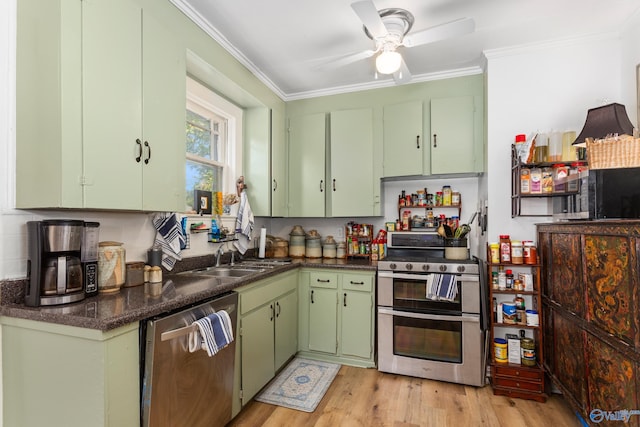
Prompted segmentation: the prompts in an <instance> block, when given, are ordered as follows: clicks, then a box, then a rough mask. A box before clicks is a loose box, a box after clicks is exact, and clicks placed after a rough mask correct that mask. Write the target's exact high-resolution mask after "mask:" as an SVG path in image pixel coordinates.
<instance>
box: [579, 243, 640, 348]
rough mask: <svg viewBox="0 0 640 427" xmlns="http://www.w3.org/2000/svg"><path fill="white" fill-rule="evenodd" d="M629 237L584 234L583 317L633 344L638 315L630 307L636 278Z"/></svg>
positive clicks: (631, 306)
mask: <svg viewBox="0 0 640 427" xmlns="http://www.w3.org/2000/svg"><path fill="white" fill-rule="evenodd" d="M630 240H631V239H630V237H628V236H606V235H589V234H587V235H585V237H584V241H585V243H584V262H585V278H586V288H587V316H586V318H587V320H588V321H589V322H592V323H594V324H595V325H596V326H598V327H599V328H602V329H604V330H605V331H606V332H609V333H611V334H613V335H615V336H616V337H618V338H621V339H622V340H624V341H625V342H626V343H627V344H629V345H631V346H635V344H636V342H635V341H636V335H637V331H636V325H635V319H636V318H637V316H638V314H637V306H636V308H635V310H633V307H634V304H633V303H634V299H635V297H636V295H635V292H634V290H635V289H636V280H635V279H634V276H633V269H632V267H631V265H632V264H631V263H630V256H631V254H630V249H631V241H630ZM636 303H637V301H636Z"/></svg>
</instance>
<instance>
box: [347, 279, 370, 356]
mask: <svg viewBox="0 0 640 427" xmlns="http://www.w3.org/2000/svg"><path fill="white" fill-rule="evenodd" d="M341 298H342V301H341V304H342V307H341V309H342V324H341V331H340V333H341V340H340V343H341V348H342V351H341V353H342V355H343V356H355V357H361V358H363V359H369V358H371V356H372V352H373V341H372V338H373V335H372V316H373V295H372V294H371V293H369V292H354V291H347V290H344V291H342V294H341Z"/></svg>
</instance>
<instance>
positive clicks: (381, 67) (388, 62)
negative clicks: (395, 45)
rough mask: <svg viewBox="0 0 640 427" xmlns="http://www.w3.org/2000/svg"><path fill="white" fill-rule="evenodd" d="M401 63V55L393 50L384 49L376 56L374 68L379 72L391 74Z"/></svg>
mask: <svg viewBox="0 0 640 427" xmlns="http://www.w3.org/2000/svg"><path fill="white" fill-rule="evenodd" d="M401 64H402V56H400V54H399V53H398V52H396V51H394V50H385V51H384V52H382V53H381V54H380V55H378V57H377V58H376V69H377V70H378V72H379V73H381V74H393V73H395V72H396V71H398V70H399V69H400V65H401Z"/></svg>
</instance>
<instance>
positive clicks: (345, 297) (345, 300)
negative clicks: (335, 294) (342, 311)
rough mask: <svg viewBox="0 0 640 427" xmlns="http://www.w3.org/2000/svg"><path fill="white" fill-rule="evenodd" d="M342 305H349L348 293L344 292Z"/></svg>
mask: <svg viewBox="0 0 640 427" xmlns="http://www.w3.org/2000/svg"><path fill="white" fill-rule="evenodd" d="M342 305H344V306H345V307H346V306H347V293H346V292H345V293H344V298H343V300H342Z"/></svg>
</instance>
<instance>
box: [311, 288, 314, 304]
mask: <svg viewBox="0 0 640 427" xmlns="http://www.w3.org/2000/svg"><path fill="white" fill-rule="evenodd" d="M313 303H314V301H313V289H311V304H313Z"/></svg>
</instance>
